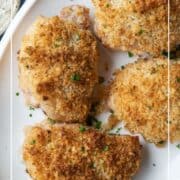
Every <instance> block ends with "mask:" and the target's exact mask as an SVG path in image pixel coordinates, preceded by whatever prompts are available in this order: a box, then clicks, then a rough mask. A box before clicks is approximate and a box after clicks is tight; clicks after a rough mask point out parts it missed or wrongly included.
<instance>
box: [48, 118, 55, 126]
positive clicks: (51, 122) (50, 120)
mask: <svg viewBox="0 0 180 180" xmlns="http://www.w3.org/2000/svg"><path fill="white" fill-rule="evenodd" d="M48 122H49V123H50V124H52V125H53V124H55V123H56V121H54V120H53V119H51V118H48Z"/></svg>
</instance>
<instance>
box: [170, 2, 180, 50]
mask: <svg viewBox="0 0 180 180" xmlns="http://www.w3.org/2000/svg"><path fill="white" fill-rule="evenodd" d="M169 19H170V45H171V50H175V49H176V46H177V45H180V1H179V0H171V1H170V18H169ZM178 50H179V49H178Z"/></svg>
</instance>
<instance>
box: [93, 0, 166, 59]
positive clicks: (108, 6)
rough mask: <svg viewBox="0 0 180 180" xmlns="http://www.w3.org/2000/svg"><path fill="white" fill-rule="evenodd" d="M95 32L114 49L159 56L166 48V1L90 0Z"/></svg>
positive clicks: (105, 43)
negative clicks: (93, 13)
mask: <svg viewBox="0 0 180 180" xmlns="http://www.w3.org/2000/svg"><path fill="white" fill-rule="evenodd" d="M92 1H93V3H94V5H95V8H96V11H95V32H96V34H97V36H98V37H99V38H100V40H101V41H102V43H103V44H104V45H105V46H107V47H109V48H111V49H115V50H123V51H131V52H133V53H135V54H142V53H148V54H150V55H153V56H159V55H161V54H162V52H163V51H167V49H168V46H167V45H168V18H167V17H168V6H167V1H163V0H159V1H155V0H146V1H140V0H135V1H123V0H111V1H110V0H92Z"/></svg>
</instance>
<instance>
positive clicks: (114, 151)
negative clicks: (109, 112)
mask: <svg viewBox="0 0 180 180" xmlns="http://www.w3.org/2000/svg"><path fill="white" fill-rule="evenodd" d="M141 149H142V147H141V145H140V143H139V140H138V137H135V136H134V137H133V136H119V135H108V134H105V133H103V132H101V131H99V130H95V129H92V128H88V127H85V126H82V125H79V124H76V125H75V124H54V125H48V124H47V123H44V124H39V125H36V126H33V127H29V128H28V129H27V134H26V138H25V142H24V146H23V159H24V161H25V164H26V167H27V172H28V173H29V174H30V176H31V177H32V178H33V179H36V180H87V179H88V180H94V179H96V180H112V179H119V180H130V179H131V177H132V176H133V175H134V174H136V172H137V171H138V169H139V166H140V161H141Z"/></svg>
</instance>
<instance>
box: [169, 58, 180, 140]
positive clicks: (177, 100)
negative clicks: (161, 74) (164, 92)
mask: <svg viewBox="0 0 180 180" xmlns="http://www.w3.org/2000/svg"><path fill="white" fill-rule="evenodd" d="M170 69H171V72H170V85H171V89H170V97H171V98H170V102H171V103H170V105H171V106H170V135H171V136H170V137H171V141H172V142H174V141H180V61H175V62H173V63H172V64H171V66H170Z"/></svg>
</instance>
